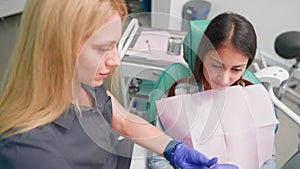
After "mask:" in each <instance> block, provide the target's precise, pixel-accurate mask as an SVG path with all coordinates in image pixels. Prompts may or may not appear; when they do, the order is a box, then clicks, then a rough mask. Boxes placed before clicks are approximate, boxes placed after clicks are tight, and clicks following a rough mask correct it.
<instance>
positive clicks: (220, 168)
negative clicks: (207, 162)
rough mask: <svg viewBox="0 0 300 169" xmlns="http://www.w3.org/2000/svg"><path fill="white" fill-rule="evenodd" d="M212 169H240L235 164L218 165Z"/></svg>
mask: <svg viewBox="0 0 300 169" xmlns="http://www.w3.org/2000/svg"><path fill="white" fill-rule="evenodd" d="M212 169H239V167H238V166H236V165H234V164H216V165H215V166H213V167H212Z"/></svg>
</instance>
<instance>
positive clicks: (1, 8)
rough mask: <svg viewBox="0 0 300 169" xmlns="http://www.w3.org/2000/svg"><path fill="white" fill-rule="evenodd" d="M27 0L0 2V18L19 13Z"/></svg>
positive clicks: (0, 0) (5, 0)
mask: <svg viewBox="0 0 300 169" xmlns="http://www.w3.org/2000/svg"><path fill="white" fill-rule="evenodd" d="M26 1H27V0H0V18H3V17H6V16H9V15H13V14H17V13H20V12H22V11H23V10H24V7H25V4H26Z"/></svg>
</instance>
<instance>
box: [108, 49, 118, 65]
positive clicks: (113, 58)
mask: <svg viewBox="0 0 300 169" xmlns="http://www.w3.org/2000/svg"><path fill="white" fill-rule="evenodd" d="M120 63H121V61H120V58H119V54H118V50H117V47H114V48H113V49H112V50H111V51H110V52H109V54H108V57H107V60H106V64H107V65H108V66H119V65H120Z"/></svg>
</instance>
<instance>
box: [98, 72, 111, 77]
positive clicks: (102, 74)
mask: <svg viewBox="0 0 300 169" xmlns="http://www.w3.org/2000/svg"><path fill="white" fill-rule="evenodd" d="M99 75H100V76H102V77H103V78H106V77H108V75H109V72H107V73H99Z"/></svg>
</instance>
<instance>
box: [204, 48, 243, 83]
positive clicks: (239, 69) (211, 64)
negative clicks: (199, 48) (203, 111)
mask: <svg viewBox="0 0 300 169" xmlns="http://www.w3.org/2000/svg"><path fill="white" fill-rule="evenodd" d="M248 60H249V57H248V56H247V55H245V54H244V53H242V52H241V51H239V50H237V49H235V48H233V47H231V46H226V47H221V48H219V49H217V50H211V51H209V52H207V53H206V54H205V56H204V59H203V74H204V77H205V80H206V83H208V86H207V87H206V89H224V88H227V87H229V86H231V85H232V84H233V83H235V82H236V81H237V80H239V79H240V78H241V76H242V75H243V73H244V72H245V70H246V67H247V63H248Z"/></svg>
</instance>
